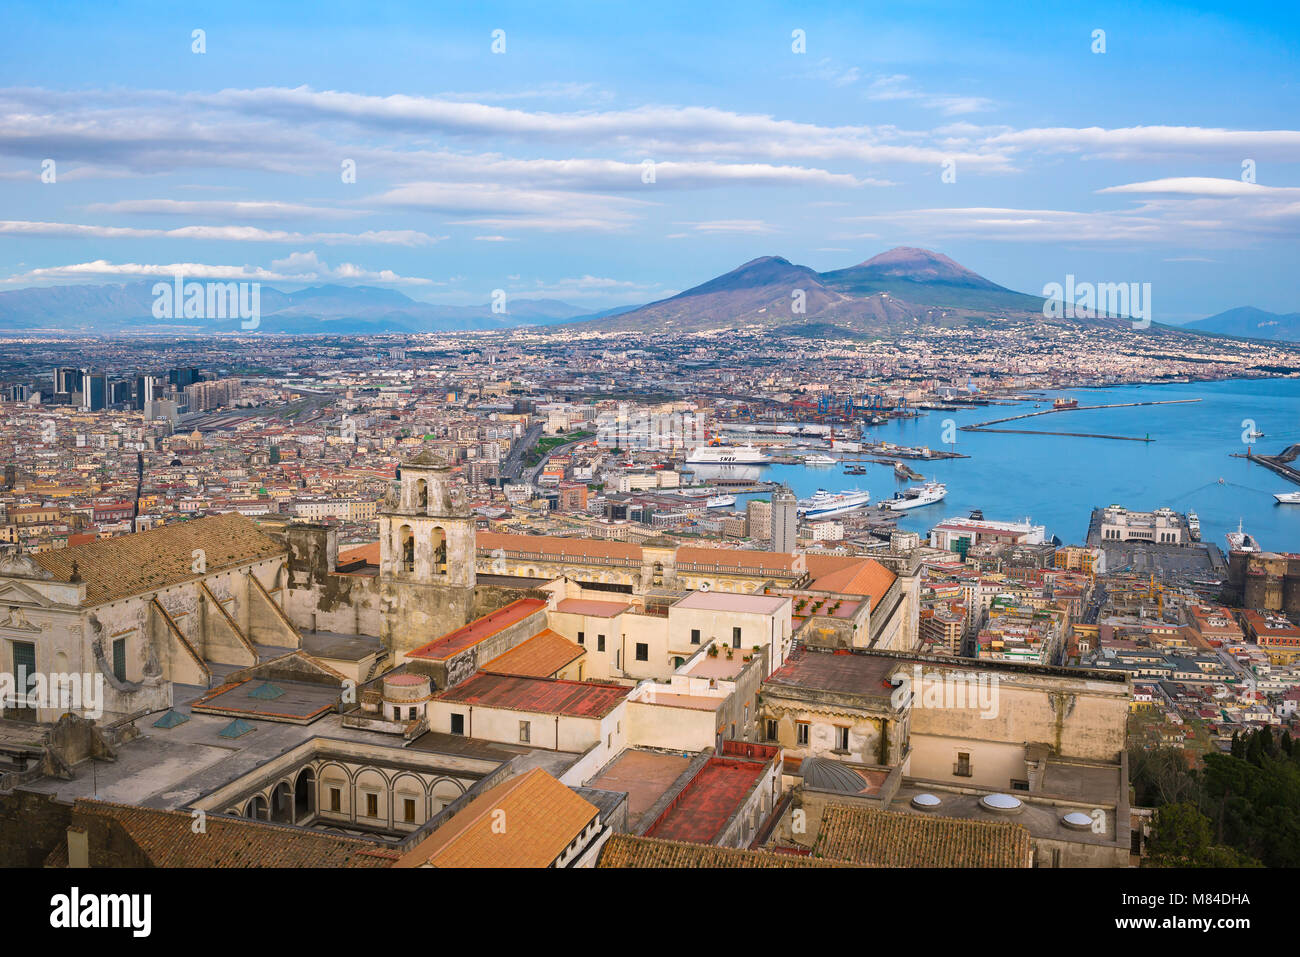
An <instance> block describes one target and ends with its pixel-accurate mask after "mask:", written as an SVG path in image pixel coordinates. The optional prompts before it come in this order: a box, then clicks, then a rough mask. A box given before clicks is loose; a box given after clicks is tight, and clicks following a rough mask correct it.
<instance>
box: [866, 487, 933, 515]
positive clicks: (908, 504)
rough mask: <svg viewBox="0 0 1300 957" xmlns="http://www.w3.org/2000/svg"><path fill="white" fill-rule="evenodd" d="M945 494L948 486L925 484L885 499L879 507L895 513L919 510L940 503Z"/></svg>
mask: <svg viewBox="0 0 1300 957" xmlns="http://www.w3.org/2000/svg"><path fill="white" fill-rule="evenodd" d="M947 494H948V486H946V485H944V484H943V483H942V482H926V483H925V484H924V485H917V486H915V487H914V488H909V489H907V490H906V491H903V492H898V493H896V494H895V495H894V497H893V498H891V499H886V500H885V501H883V502H881V503H880V505H881V507H882V508H888V509H891V510H893V511H895V512H903V511H906V510H907V509H909V508H921V507H922V506H925V505H933V504H934V503H935V502H942V501H943V500H944V498H945V497H946V496H947Z"/></svg>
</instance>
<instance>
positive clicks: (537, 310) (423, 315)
mask: <svg viewBox="0 0 1300 957" xmlns="http://www.w3.org/2000/svg"><path fill="white" fill-rule="evenodd" d="M159 281H160V280H152V279H151V280H145V281H143V282H133V283H124V284H116V285H70V286H39V287H31V288H27V289H15V290H11V291H8V292H0V329H8V330H39V329H60V330H67V331H73V332H78V331H79V332H144V331H155V330H168V329H175V330H194V331H198V332H231V331H238V330H239V329H240V322H239V320H238V319H226V320H220V319H212V320H206V319H184V318H180V319H158V318H155V317H154V312H153V307H154V299H155V297H154V294H153V287H154V285H155V283H157V282H159ZM259 296H260V304H261V314H262V317H261V323H260V324H259V325H258V327H257V328H258V330H259V331H261V332H272V333H312V334H329V335H353V334H363V333H382V332H412V333H417V332H434V331H445V330H454V329H501V328H507V327H512V326H521V325H548V324H551V323H556V322H568V321H571V320H573V319H577V318H579V317H581V316H584V315H586V314H587V313H586V311H585V310H583V309H580V308H578V307H577V306H572V305H569V304H568V303H567V302H560V301H558V300H555V299H509V300H507V308H508V310H509V311H508V312H506V313H504V314H502V313H494V312H493V311H492V309H491V306H490V305H489V304H484V305H481V306H443V305H435V304H432V303H427V302H417V301H416V300H414V299H411V298H410V297H409V296H406V295H404V294H403V293H400V292H397V291H396V290H393V289H381V288H378V287H375V286H341V285H324V286H311V287H309V288H307V289H300V290H298V291H296V292H288V293H286V292H282V291H280V290H278V289H275V288H274V287H272V286H268V285H266V284H265V283H262V284H261V288H260V291H259Z"/></svg>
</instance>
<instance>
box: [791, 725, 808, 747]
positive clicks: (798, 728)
mask: <svg viewBox="0 0 1300 957" xmlns="http://www.w3.org/2000/svg"><path fill="white" fill-rule="evenodd" d="M794 728H795V732H796V735H795V743H796V744H807V743H808V722H807V721H798V722H796V723H795V726H794Z"/></svg>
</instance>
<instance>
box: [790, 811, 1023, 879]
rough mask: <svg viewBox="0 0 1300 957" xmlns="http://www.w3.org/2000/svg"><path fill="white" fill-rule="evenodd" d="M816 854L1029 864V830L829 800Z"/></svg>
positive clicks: (904, 861) (944, 863)
mask: <svg viewBox="0 0 1300 957" xmlns="http://www.w3.org/2000/svg"><path fill="white" fill-rule="evenodd" d="M813 853H814V854H816V855H817V856H819V857H828V858H832V859H834V860H844V861H851V862H853V863H855V864H875V865H879V866H882V867H1030V866H1031V865H1032V862H1033V861H1032V858H1033V856H1032V852H1031V850H1030V845H1029V832H1028V831H1027V830H1025V828H1023V827H1021V826H1020V825H1019V824H1016V823H1014V822H1012V821H969V820H958V819H957V818H951V817H938V816H936V815H931V814H907V813H900V812H896V811H881V810H878V809H876V808H870V807H851V806H848V805H843V804H828V805H827V806H826V810H825V811H824V812H823V814H822V823H821V828H820V830H819V831H818V833H817V842H816V844H815V845H814V846H813Z"/></svg>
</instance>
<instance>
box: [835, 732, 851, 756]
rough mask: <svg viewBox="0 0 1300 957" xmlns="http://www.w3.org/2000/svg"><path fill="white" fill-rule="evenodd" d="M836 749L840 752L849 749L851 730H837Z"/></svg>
mask: <svg viewBox="0 0 1300 957" xmlns="http://www.w3.org/2000/svg"><path fill="white" fill-rule="evenodd" d="M835 748H836V750H838V751H847V750H848V749H849V729H848V728H838V727H837V728H836V729H835Z"/></svg>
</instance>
